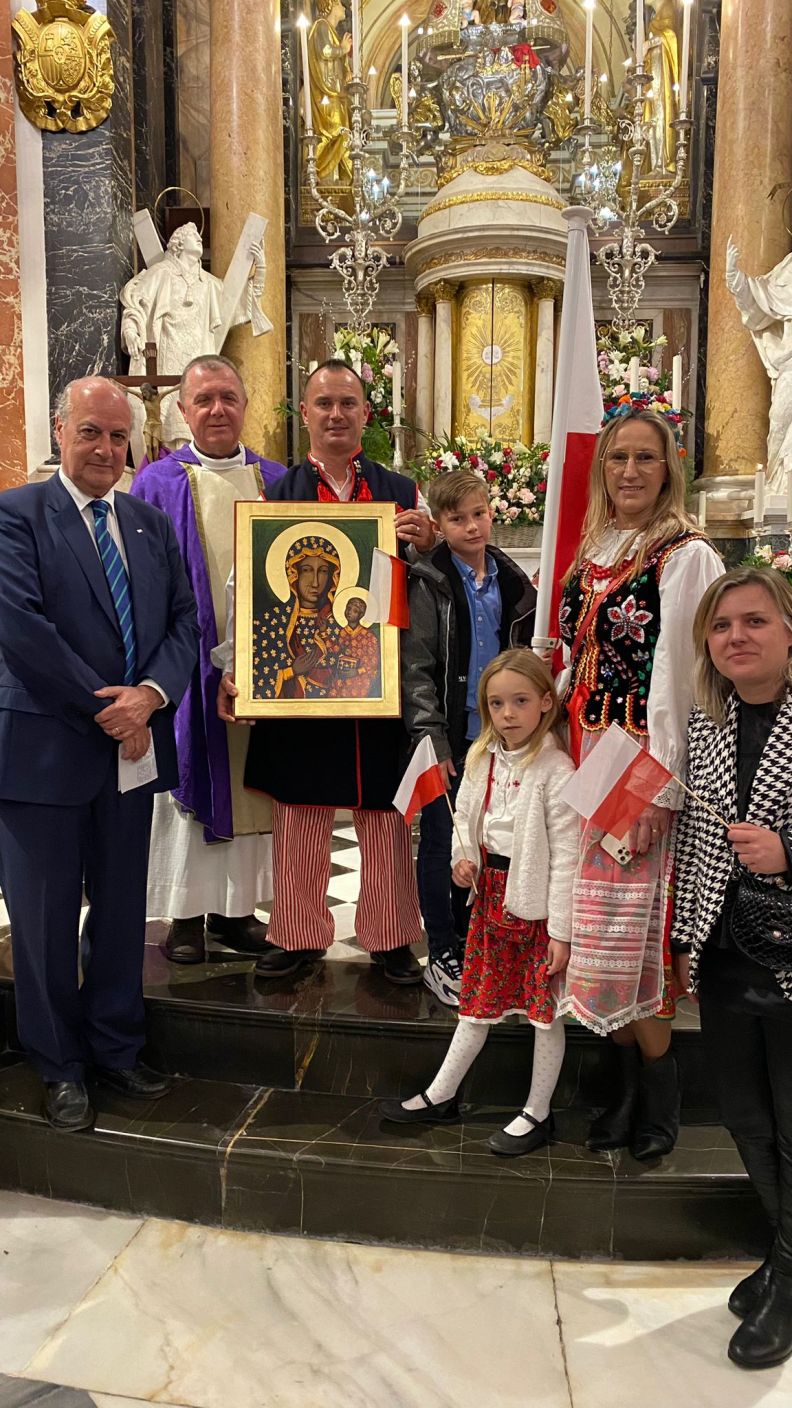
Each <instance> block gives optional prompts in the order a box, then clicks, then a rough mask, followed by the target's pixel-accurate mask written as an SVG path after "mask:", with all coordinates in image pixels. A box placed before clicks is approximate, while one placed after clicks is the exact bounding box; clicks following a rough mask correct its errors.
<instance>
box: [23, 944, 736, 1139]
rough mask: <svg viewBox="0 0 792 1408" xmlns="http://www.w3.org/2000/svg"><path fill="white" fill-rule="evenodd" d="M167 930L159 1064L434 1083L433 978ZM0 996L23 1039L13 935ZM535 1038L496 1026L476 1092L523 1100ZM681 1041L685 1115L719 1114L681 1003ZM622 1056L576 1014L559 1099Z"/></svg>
mask: <svg viewBox="0 0 792 1408" xmlns="http://www.w3.org/2000/svg"><path fill="white" fill-rule="evenodd" d="M164 935H165V926H164V925H163V924H159V923H156V922H153V923H150V924H149V926H148V939H149V942H147V944H146V959H145V967H144V987H145V993H146V1011H147V1023H148V1047H147V1054H148V1057H149V1059H150V1060H151V1062H152V1064H153V1065H155V1066H157V1067H158V1068H160V1069H163V1070H167V1071H170V1072H171V1073H174V1074H179V1075H188V1076H193V1077H198V1078H201V1079H207V1080H227V1081H231V1082H237V1083H239V1084H242V1085H256V1086H263V1085H266V1086H277V1087H279V1088H282V1089H296V1088H299V1089H301V1090H303V1091H305V1092H311V1093H317V1094H328V1095H350V1096H357V1097H360V1098H363V1097H366V1096H387V1095H392V1096H405V1095H414V1094H415V1092H416V1091H418V1090H422V1089H424V1088H425V1086H426V1084H427V1082H428V1081H429V1080H430V1079H431V1077H432V1076H433V1075H434V1073H435V1072H436V1071H437V1069H438V1067H439V1066H440V1063H441V1061H442V1059H443V1057H444V1055H445V1052H446V1050H447V1048H448V1043H449V1041H450V1038H451V1034H452V1032H453V1028H454V1024H455V1020H456V1019H455V1017H454V1014H453V1012H452V1011H450V1010H449V1009H448V1008H447V1007H444V1006H443V1005H442V1004H441V1003H440V1002H438V1001H437V1000H436V999H435V998H434V997H433V996H432V994H431V993H429V991H428V990H427V989H426V988H425V987H424V986H423V984H421V985H420V986H417V987H412V988H396V987H393V986H392V985H391V984H390V983H388V982H387V981H386V980H385V979H384V978H383V976H382V974H381V973H380V972H378V971H377V969H375V968H374V967H373V966H372V964H371V963H370V961H369V959H368V958H367V956H366V955H363V954H360V953H359V952H358V953H355V952H354V951H352V956H349V953H350V950H349V949H348V946H344V951H345V952H346V953H347V956H346V957H344V958H339V957H333V958H328V959H327V960H326V961H325V962H323V963H320V964H318V965H316V966H315V967H314V968H313V969H311V970H306V971H305V974H304V976H301V977H300V978H299V979H298V981H297V982H296V983H294V982H292V981H291V980H290V981H288V982H285V981H283V982H256V981H254V978H253V972H252V963H251V962H250V960H246V961H242V962H240V961H239V959H238V958H237V957H235V956H234V955H232V954H229V953H226V954H225V955H223V957H222V958H221V960H220V961H213V962H211V963H208V964H201V965H197V966H195V967H178V966H176V965H174V964H172V963H169V962H168V961H167V959H166V958H165V957H164V955H163V953H162V952H161V943H162V942H163V941H164ZM340 949H341V946H339V951H340ZM333 951H334V950H331V952H333ZM0 997H2V998H4V1000H5V1003H6V1006H7V1007H8V1009H9V1010H8V1013H7V1017H6V1020H7V1021H8V1022H9V1030H10V1044H11V1045H12V1046H13V1045H15V1042H14V1035H13V1010H12V1008H13V974H12V965H11V955H10V943H9V941H8V939H7V938H6V939H5V940H0ZM531 1043H532V1036H531V1031H530V1028H529V1027H528V1026H527V1025H525V1024H523V1023H518V1022H517V1021H516V1020H512V1019H509V1020H508V1021H507V1022H505V1023H503V1024H501V1025H499V1026H497V1027H496V1028H494V1030H493V1031H492V1033H491V1034H490V1037H489V1040H488V1041H487V1044H486V1046H485V1048H484V1050H483V1052H482V1053H481V1055H480V1057H479V1059H478V1061H477V1062H476V1064H475V1066H474V1068H473V1070H472V1072H471V1075H470V1077H469V1081H468V1085H467V1088H466V1096H467V1098H468V1099H469V1100H471V1101H480V1100H484V1101H492V1100H497V1101H502V1102H503V1104H504V1105H506V1106H512V1107H514V1108H515V1109H516V1108H519V1107H520V1105H521V1104H522V1102H523V1100H524V1099H525V1096H526V1094H527V1090H528V1086H529V1084H530V1065H531ZM674 1048H675V1051H676V1053H677V1057H678V1060H679V1064H680V1070H681V1074H682V1086H683V1110H684V1113H685V1116H686V1118H688V1119H690V1120H699V1121H710V1120H715V1119H716V1118H717V1112H716V1109H715V1105H714V1102H713V1091H712V1082H711V1080H710V1079H709V1077H708V1074H707V1071H706V1068H705V1064H704V1060H703V1053H702V1048H701V1036H700V1032H699V1030H698V1018H697V1015H696V1009H695V1007H694V1006H692V1005H690V1006H687V1005H686V1007H685V1010H683V1011H682V1010H681V1011H680V1016H679V1018H678V1019H677V1022H676V1023H675V1032H674ZM614 1060H615V1055H614V1051H613V1046H612V1043H610V1042H606V1041H603V1040H602V1038H600V1037H597V1036H595V1035H593V1033H591V1032H589V1031H587V1030H585V1029H584V1028H581V1027H579V1026H578V1025H577V1023H574V1022H571V1023H569V1026H568V1040H567V1051H566V1057H565V1061H564V1067H563V1071H562V1076H561V1081H560V1084H559V1088H558V1092H557V1098H558V1101H559V1103H561V1104H564V1105H566V1104H569V1103H571V1102H572V1100H573V1099H577V1100H578V1101H579V1102H581V1104H582V1105H585V1106H588V1107H591V1108H596V1107H601V1106H603V1105H604V1104H605V1103H606V1102H607V1100H608V1098H609V1089H610V1088H611V1081H612V1071H613V1063H614Z"/></svg>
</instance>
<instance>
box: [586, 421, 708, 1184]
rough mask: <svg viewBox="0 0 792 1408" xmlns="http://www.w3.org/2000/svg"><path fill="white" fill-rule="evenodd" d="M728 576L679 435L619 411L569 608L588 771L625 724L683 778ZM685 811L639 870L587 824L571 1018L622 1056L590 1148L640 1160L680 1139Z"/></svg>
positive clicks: (650, 811) (668, 819)
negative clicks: (697, 646)
mask: <svg viewBox="0 0 792 1408" xmlns="http://www.w3.org/2000/svg"><path fill="white" fill-rule="evenodd" d="M722 572H723V564H722V562H721V560H720V558H719V556H718V554H717V553H716V552H715V550H714V548H713V547H712V546H711V545H710V543H709V542H708V541H707V539H706V538H705V537H704V536H703V534H701V533H697V532H695V531H694V529H693V526H692V523H691V520H690V518H689V517H688V514H687V513H686V511H685V472H684V469H683V465H682V461H681V459H680V455H679V450H678V448H677V444H676V440H675V438H674V432H673V430H672V427H671V424H670V423H669V422H668V421H667V420H666V419H665V417H664V416H663V415H661V414H659V413H658V412H655V411H649V410H647V409H646V408H645V407H644V406H643V405H641V404H640V403H639V404H636V403H635V402H633V403H631V404H629V405H627V406H625V407H619V408H618V412H617V413H616V414H615V415H614V416H613V417H612V418H611V419H610V420H609V421H608V423H607V424H606V426H605V427H604V429H603V430H602V431H601V432H600V436H599V439H598V441H597V445H596V449H595V453H594V462H593V465H592V469H591V479H590V487H589V504H588V511H587V513H586V518H585V521H584V524H583V535H582V539H581V544H580V547H579V549H578V553H577V556H576V558H575V561H574V563H573V564H572V567H571V569H570V571H569V574H568V576H567V580H566V585H565V588H564V594H563V597H562V602H561V613H560V629H561V635H562V638H563V640H564V643H565V646H566V647H567V648H568V650H569V654H570V657H571V658H570V676H569V681H568V686H567V692H566V698H565V703H566V709H567V715H568V719H569V731H570V745H571V750H572V756H573V758H574V759H575V761H576V762H580V760H581V758H582V757H585V755H586V754H587V752H588V751H589V750H590V749H591V748H593V747H594V746H595V745H596V743H597V741H598V739H599V738H600V737H601V735H602V733H603V732H604V730H605V729H607V728H608V726H609V725H610V724H611V723H614V722H615V723H618V724H620V725H621V726H622V728H624V729H626V731H627V732H628V733H630V734H632V735H633V736H634V737H636V738H638V739H639V740H640V741H641V743H642V744H643V745H644V746H645V747H647V748H649V749H651V752H652V753H653V755H654V756H655V757H656V758H658V759H659V761H660V762H661V763H663V764H664V766H665V767H667V768H668V769H669V771H671V772H673V773H676V774H677V775H680V773H681V772H683V770H684V767H685V759H686V730H687V720H688V715H689V713H690V708H691V704H692V676H693V638H692V624H693V617H694V615H695V612H696V607H697V606H698V603H699V601H700V600H701V597H702V596H703V594H704V592H705V591H706V589H707V587H708V586H709V584H710V583H711V582H712V581H713V580H714V579H715V578H716V577H718V576H720V575H721V573H722ZM681 804H682V792H681V789H680V788H678V787H677V786H676V784H675V783H672V784H670V785H669V787H668V788H667V789H666V791H665V792H663V793H661V795H660V797H659V798H658V799H657V802H656V804H655V805H653V806H650V807H647V809H646V811H645V812H644V813H643V815H642V817H641V818H640V820H639V821H638V823H637V825H636V827H635V828H634V830H633V832H632V833H631V836H630V838H629V841H630V850H631V852H632V859H631V860H630V862H629V864H627V865H621V864H619V863H618V861H616V860H614V859H612V858H611V856H610V854H608V852H607V851H606V850H604V849H603V847H602V845H601V844H600V842H601V841H602V839H603V835H602V831H601V829H598V828H596V827H593V826H592V825H590V824H589V823H586V824H585V825H583V829H582V836H581V847H580V861H579V864H578V871H577V876H576V879H575V888H574V911H573V939H572V953H571V957H570V962H569V969H568V972H567V982H566V994H565V997H564V1001H563V1004H562V1009H561V1010H562V1012H564V1013H567V1014H571V1015H572V1016H574V1017H576V1018H577V1019H578V1021H580V1022H582V1023H583V1024H584V1025H585V1026H587V1027H590V1028H591V1030H592V1031H595V1032H597V1033H599V1034H600V1035H602V1036H607V1035H611V1034H612V1035H613V1036H614V1041H615V1043H616V1047H617V1050H616V1055H617V1072H618V1073H617V1086H616V1088H615V1089H614V1092H613V1099H612V1101H611V1102H610V1104H609V1105H608V1107H607V1108H606V1109H605V1111H604V1112H603V1113H602V1114H601V1115H600V1116H599V1117H598V1118H597V1119H595V1120H594V1122H593V1124H592V1125H591V1128H590V1130H589V1136H588V1140H587V1143H588V1146H589V1148H590V1149H619V1148H623V1147H625V1146H629V1148H630V1150H631V1152H632V1153H633V1155H634V1157H635V1158H639V1159H648V1158H655V1157H657V1156H659V1155H661V1154H666V1153H669V1152H670V1150H671V1149H672V1148H673V1147H674V1143H675V1141H676V1136H677V1132H678V1127H679V1084H678V1077H677V1069H676V1062H675V1060H674V1057H673V1055H672V1053H671V1051H670V1049H669V1048H670V1042H671V1023H670V1019H671V1018H672V1017H673V1016H674V1011H675V1005H674V991H673V974H672V968H671V959H670V950H669V947H668V931H669V927H670V917H671V916H670V899H671V878H672V874H671V871H672V861H671V850H670V839H671V833H672V831H673V827H674V822H675V819H676V813H677V811H678V809H679V808H680V806H681Z"/></svg>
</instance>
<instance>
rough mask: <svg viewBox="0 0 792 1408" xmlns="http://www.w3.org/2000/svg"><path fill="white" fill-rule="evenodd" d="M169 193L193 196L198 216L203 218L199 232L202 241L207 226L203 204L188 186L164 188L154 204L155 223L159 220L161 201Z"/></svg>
mask: <svg viewBox="0 0 792 1408" xmlns="http://www.w3.org/2000/svg"><path fill="white" fill-rule="evenodd" d="M169 191H181V193H182V195H185V196H191V197H192V199H193V200H194V201H195V204H196V205H197V206H198V214H199V215H200V217H201V224H200V228H199V230H198V234H199V235H200V236H201V239H203V232H204V224H205V220H204V212H203V206H202V205H201V202H200V201H199V199H198V197H197V195H196V194H195V192H194V191H191V190H188V188H187V186H164V187H163V188H162V190H161V191H160V193H159V195H158V196H157V199H156V200H155V202H154V221H155V223H156V220H157V210H158V209H159V203H160V201H161V200H162V197H163V196H166V195H167V194H168V192H169Z"/></svg>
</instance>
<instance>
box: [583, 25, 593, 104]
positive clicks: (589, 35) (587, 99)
mask: <svg viewBox="0 0 792 1408" xmlns="http://www.w3.org/2000/svg"><path fill="white" fill-rule="evenodd" d="M583 8H584V10H585V11H586V71H585V75H584V81H585V89H584V98H583V121H584V122H588V120H589V118H590V117H591V60H592V52H593V47H594V0H583Z"/></svg>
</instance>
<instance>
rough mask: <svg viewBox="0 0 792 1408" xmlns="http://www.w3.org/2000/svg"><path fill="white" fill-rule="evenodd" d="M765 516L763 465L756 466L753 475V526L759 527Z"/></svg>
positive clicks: (762, 523)
mask: <svg viewBox="0 0 792 1408" xmlns="http://www.w3.org/2000/svg"><path fill="white" fill-rule="evenodd" d="M764 516H765V471H764V465H763V464H758V465H757V466H756V474H755V475H754V528H756V529H757V530H759V529H761V528H762V526H763V525H764Z"/></svg>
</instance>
